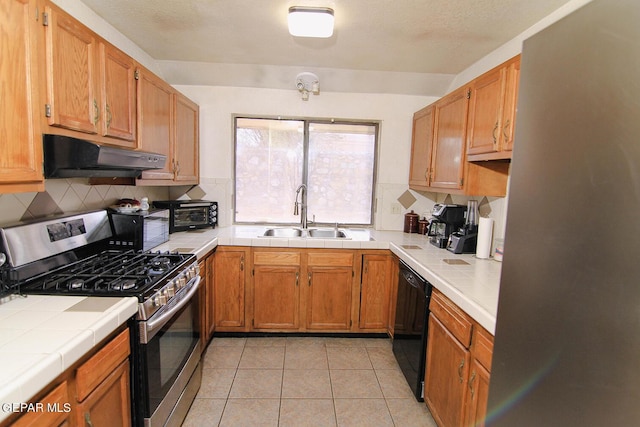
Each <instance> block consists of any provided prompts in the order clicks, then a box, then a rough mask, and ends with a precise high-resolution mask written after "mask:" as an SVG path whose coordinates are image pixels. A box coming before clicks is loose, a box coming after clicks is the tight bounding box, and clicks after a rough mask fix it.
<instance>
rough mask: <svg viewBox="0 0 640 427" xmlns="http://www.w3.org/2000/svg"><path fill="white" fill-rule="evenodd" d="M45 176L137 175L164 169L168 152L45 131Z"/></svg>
mask: <svg viewBox="0 0 640 427" xmlns="http://www.w3.org/2000/svg"><path fill="white" fill-rule="evenodd" d="M43 143H44V177H45V178H138V177H140V175H141V174H142V171H143V170H149V169H162V168H163V167H164V165H165V162H166V160H167V156H165V155H163V154H157V153H148V152H144V151H133V150H126V149H123V148H115V147H106V146H102V145H98V144H95V143H93V142H89V141H85V140H82V139H77V138H71V137H68V136H61V135H48V134H45V135H43Z"/></svg>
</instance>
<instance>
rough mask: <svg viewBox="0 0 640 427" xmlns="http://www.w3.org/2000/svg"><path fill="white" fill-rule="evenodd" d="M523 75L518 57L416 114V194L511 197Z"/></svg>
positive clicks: (413, 165) (412, 184) (413, 175)
mask: <svg viewBox="0 0 640 427" xmlns="http://www.w3.org/2000/svg"><path fill="white" fill-rule="evenodd" d="M519 73H520V57H519V56H517V57H515V58H512V59H511V60H509V61H507V62H505V63H504V64H502V65H500V66H498V67H496V68H495V69H493V70H491V71H489V72H487V73H486V74H483V75H482V76H480V77H478V78H477V79H475V80H473V81H472V82H470V83H469V84H467V85H464V86H462V87H460V88H458V89H456V90H455V91H453V92H451V93H449V94H447V95H445V96H444V97H442V98H441V99H439V100H438V101H436V102H435V103H433V104H431V105H429V106H428V107H426V108H423V109H422V110H420V111H418V112H416V113H415V114H414V117H413V134H412V144H411V169H410V172H409V187H410V188H412V189H414V190H420V191H432V192H436V193H438V192H439V193H445V192H446V193H451V194H461V195H470V196H498V197H503V196H505V195H506V193H507V180H508V177H509V162H508V160H509V159H510V158H511V150H512V148H513V133H514V125H515V106H516V100H517V95H518V78H519ZM486 160H493V161H486Z"/></svg>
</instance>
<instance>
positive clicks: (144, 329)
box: [140, 275, 202, 344]
mask: <svg viewBox="0 0 640 427" xmlns="http://www.w3.org/2000/svg"><path fill="white" fill-rule="evenodd" d="M200 280H202V277H201V276H199V275H198V276H197V277H196V279H195V282H194V283H193V285H191V286H190V287H189V290H188V291H187V293H186V294H184V295H183V296H182V298H180V301H178V302H177V303H176V305H174V306H173V307H171V309H170V310H169V311H167V312H165V313H162V314H161V315H160V316H158V318H157V319H153V320H152V321H148V320H147V321H146V322H142V323H141V324H140V342H141V343H142V344H146V343H148V342H149V341H150V340H151V339H152V338H153V337H154V336H155V334H156V333H157V332H158V330H159V329H160V328H161V327H163V326H164V325H165V324H166V323H167V322H168V321H169V320H171V318H172V317H173V315H174V314H175V313H177V312H178V311H180V310H181V309H182V307H184V306H185V305H187V304H188V303H189V301H191V298H193V296H194V295H195V294H196V292H198V287H199V285H200Z"/></svg>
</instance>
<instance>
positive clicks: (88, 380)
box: [76, 329, 130, 402]
mask: <svg viewBox="0 0 640 427" xmlns="http://www.w3.org/2000/svg"><path fill="white" fill-rule="evenodd" d="M129 353H130V347H129V330H128V329H125V330H124V331H122V333H121V334H120V335H118V336H117V337H115V338H114V339H113V340H111V341H110V342H109V343H108V344H107V345H105V346H104V347H103V348H102V349H100V350H99V351H98V352H97V353H96V354H95V355H94V356H93V357H91V359H89V360H87V361H86V362H85V363H84V364H83V365H82V366H80V367H79V368H78V370H77V371H76V393H77V399H78V402H82V401H83V400H84V399H85V398H86V397H87V396H88V395H89V393H91V391H93V389H94V388H96V387H97V386H98V385H99V384H100V383H101V382H102V381H103V380H104V379H105V378H107V377H108V376H109V374H111V372H113V370H114V369H116V368H117V367H118V365H120V364H121V363H122V361H123V360H124V359H126V358H127V357H128V356H129Z"/></svg>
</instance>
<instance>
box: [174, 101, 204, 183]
mask: <svg viewBox="0 0 640 427" xmlns="http://www.w3.org/2000/svg"><path fill="white" fill-rule="evenodd" d="M174 96H175V110H174V112H175V114H174V129H175V139H174V158H175V180H176V181H178V182H180V183H181V184H189V183H191V184H197V183H198V140H199V137H198V135H199V131H198V115H199V107H198V105H197V104H196V103H194V102H192V101H190V100H189V99H187V98H186V97H185V96H183V95H181V94H175V95H174Z"/></svg>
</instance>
